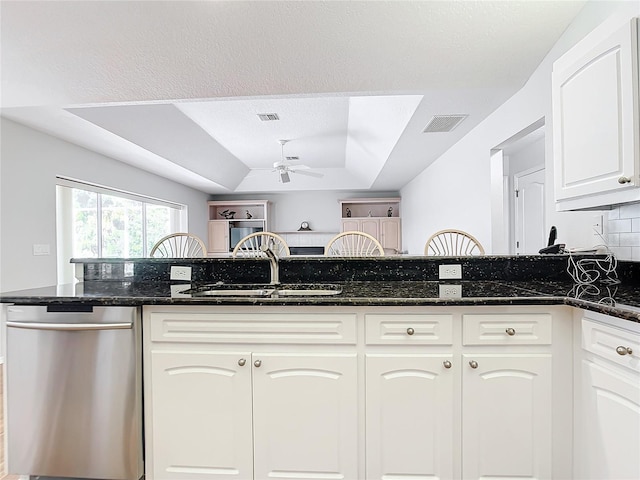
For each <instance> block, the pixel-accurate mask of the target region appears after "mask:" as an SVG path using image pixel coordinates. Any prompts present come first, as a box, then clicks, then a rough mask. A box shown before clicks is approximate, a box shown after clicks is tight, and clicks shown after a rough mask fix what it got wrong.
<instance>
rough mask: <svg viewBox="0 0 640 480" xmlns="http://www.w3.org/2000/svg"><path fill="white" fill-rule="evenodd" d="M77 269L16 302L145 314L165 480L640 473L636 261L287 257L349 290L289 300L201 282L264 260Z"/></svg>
mask: <svg viewBox="0 0 640 480" xmlns="http://www.w3.org/2000/svg"><path fill="white" fill-rule="evenodd" d="M76 263H77V264H78V265H79V266H80V268H79V273H78V276H79V278H80V279H81V280H82V281H81V282H79V283H77V284H75V285H63V286H52V287H47V288H41V289H33V290H27V291H22V292H13V293H7V294H3V295H2V297H0V300H1V301H2V302H6V303H15V304H44V305H61V304H84V305H100V306H123V305H134V306H140V307H141V309H142V331H143V352H144V362H143V363H144V389H145V390H144V393H145V395H144V398H145V405H144V410H145V450H146V461H145V474H146V478H148V479H155V478H157V479H176V480H184V479H185V478H189V479H210V478H225V479H226V478H237V479H241V480H244V479H263V478H281V479H285V478H319V479H335V478H344V479H346V480H357V479H367V480H369V479H376V478H388V477H390V476H394V475H395V476H403V475H414V476H423V477H429V476H432V477H435V478H481V477H490V476H494V477H509V476H511V477H514V476H520V477H525V478H528V477H531V478H580V479H583V478H584V479H587V478H593V479H595V478H599V479H606V478H610V479H619V478H637V477H638V475H639V474H640V467H639V461H638V458H637V455H636V454H634V453H632V452H633V450H634V449H635V448H636V447H640V445H639V440H638V429H636V428H634V427H633V425H638V409H637V408H636V407H634V405H635V406H637V405H638V404H640V387H639V386H638V385H640V367H639V365H638V363H639V362H638V360H639V357H638V352H640V303H639V298H638V297H639V295H638V290H639V289H638V285H637V283H635V280H636V279H637V278H638V277H637V275H636V274H637V264H634V263H632V262H628V264H623V265H620V267H621V268H620V269H619V272H618V273H619V277H620V283H618V284H616V285H610V284H604V283H600V284H595V285H576V284H574V283H573V282H572V281H571V278H569V277H568V276H567V274H566V263H567V258H566V256H548V257H483V258H478V259H475V258H453V259H452V258H447V259H443V258H440V259H437V258H384V259H377V260H369V259H367V260H363V259H347V260H345V259H342V260H336V259H324V258H323V259H315V258H314V259H284V260H282V261H281V262H280V272H279V273H280V275H279V276H280V280H281V281H282V282H283V283H287V284H295V283H309V284H319V285H324V284H331V285H334V286H335V285H337V286H339V288H340V289H341V291H340V293H339V294H335V295H327V296H286V297H283V296H272V295H270V294H269V295H266V296H256V297H251V296H237V297H234V296H221V297H215V296H213V297H209V296H194V295H191V294H189V293H185V291H192V292H193V291H194V290H193V289H194V288H195V289H196V291H197V290H198V289H199V288H201V287H203V286H205V285H214V286H215V285H218V286H219V285H220V284H222V285H228V284H256V285H261V286H265V285H268V283H269V278H270V272H269V264H268V262H266V261H263V260H259V259H235V260H232V259H227V260H222V259H220V260H211V259H202V260H165V261H158V260H155V259H144V260H132V259H110V260H102V259H100V260H78V261H76ZM441 264H445V265H454V264H459V265H461V266H462V277H463V278H462V279H447V280H439V279H438V273H439V269H438V266H439V265H441ZM172 265H180V266H189V267H191V269H192V270H191V273H192V281H191V282H189V283H186V282H184V281H170V280H169V272H170V267H171V266H172ZM16 308H19V306H18V307H16ZM619 347H624V348H625V350H624V354H622V353H619V352H616V349H617V348H619ZM627 349H628V350H627ZM629 352H631V353H629ZM603 392H605V393H606V394H605V395H603ZM594 405H597V407H594ZM574 438H575V440H574ZM603 445H607V448H604V447H603ZM463 452H464V455H463Z"/></svg>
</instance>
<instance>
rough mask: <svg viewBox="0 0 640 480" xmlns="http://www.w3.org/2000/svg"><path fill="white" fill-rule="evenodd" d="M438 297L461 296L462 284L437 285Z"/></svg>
mask: <svg viewBox="0 0 640 480" xmlns="http://www.w3.org/2000/svg"><path fill="white" fill-rule="evenodd" d="M438 296H439V297H440V298H462V285H438Z"/></svg>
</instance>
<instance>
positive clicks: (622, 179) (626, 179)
mask: <svg viewBox="0 0 640 480" xmlns="http://www.w3.org/2000/svg"><path fill="white" fill-rule="evenodd" d="M618 183H619V184H620V185H624V184H625V183H631V179H630V178H629V177H625V176H624V175H623V176H622V177H620V178H619V179H618Z"/></svg>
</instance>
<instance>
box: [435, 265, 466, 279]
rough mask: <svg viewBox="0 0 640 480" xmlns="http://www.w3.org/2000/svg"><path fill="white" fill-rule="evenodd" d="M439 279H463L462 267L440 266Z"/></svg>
mask: <svg viewBox="0 0 640 480" xmlns="http://www.w3.org/2000/svg"><path fill="white" fill-rule="evenodd" d="M438 278H439V279H440V280H442V279H456V280H457V279H461V278H462V265H439V266H438Z"/></svg>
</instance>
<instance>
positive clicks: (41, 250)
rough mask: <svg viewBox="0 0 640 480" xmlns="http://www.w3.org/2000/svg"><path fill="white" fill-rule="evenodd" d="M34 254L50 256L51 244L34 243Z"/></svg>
mask: <svg viewBox="0 0 640 480" xmlns="http://www.w3.org/2000/svg"><path fill="white" fill-rule="evenodd" d="M33 254H34V255H49V254H50V247H49V244H48V243H44V244H37V243H34V244H33Z"/></svg>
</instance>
